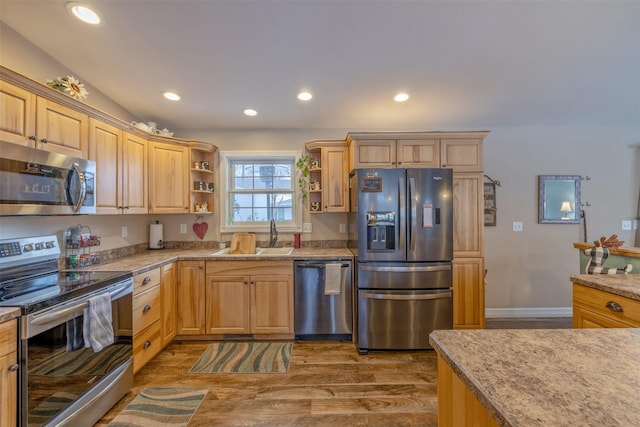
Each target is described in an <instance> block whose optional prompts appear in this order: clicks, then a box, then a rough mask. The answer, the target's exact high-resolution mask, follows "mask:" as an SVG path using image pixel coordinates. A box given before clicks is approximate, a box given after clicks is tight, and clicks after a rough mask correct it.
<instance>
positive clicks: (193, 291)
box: [177, 261, 205, 335]
mask: <svg viewBox="0 0 640 427" xmlns="http://www.w3.org/2000/svg"><path fill="white" fill-rule="evenodd" d="M179 265H180V270H179V273H178V274H179V276H178V298H177V304H178V331H177V334H178V335H202V334H203V333H204V321H205V299H204V298H205V292H204V262H203V261H180V263H179Z"/></svg>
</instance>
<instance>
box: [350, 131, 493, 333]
mask: <svg viewBox="0 0 640 427" xmlns="http://www.w3.org/2000/svg"><path fill="white" fill-rule="evenodd" d="M487 135H488V132H486V131H478V132H361V133H349V134H348V135H347V143H348V144H349V161H350V170H352V169H356V168H439V167H442V168H451V169H453V223H454V224H453V258H454V259H453V327H454V328H455V329H473V328H484V326H485V314H484V311H485V302H484V297H485V293H484V292H485V291H484V194H483V191H484V189H483V157H482V150H483V143H484V138H485V137H486V136H487Z"/></svg>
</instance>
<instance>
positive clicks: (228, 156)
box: [220, 151, 302, 232]
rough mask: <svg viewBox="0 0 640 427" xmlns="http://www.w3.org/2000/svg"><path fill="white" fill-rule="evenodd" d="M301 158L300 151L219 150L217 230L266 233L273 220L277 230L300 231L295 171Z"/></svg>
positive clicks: (299, 208) (299, 209) (299, 204)
mask: <svg viewBox="0 0 640 427" xmlns="http://www.w3.org/2000/svg"><path fill="white" fill-rule="evenodd" d="M300 155H301V153H300V152H299V151H269V152H245V151H243V152H240V151H222V152H221V153H220V173H221V176H220V178H221V183H222V187H223V192H221V200H220V202H221V205H222V209H221V212H224V214H223V215H224V217H223V218H221V221H220V230H221V231H222V232H234V231H256V232H268V231H269V222H270V221H271V219H274V220H275V221H276V222H277V224H278V230H280V231H285V232H286V231H288V232H294V231H300V229H301V222H302V204H301V203H299V201H300V195H299V194H298V186H297V177H296V171H297V169H296V168H295V162H296V160H297V158H299V157H300Z"/></svg>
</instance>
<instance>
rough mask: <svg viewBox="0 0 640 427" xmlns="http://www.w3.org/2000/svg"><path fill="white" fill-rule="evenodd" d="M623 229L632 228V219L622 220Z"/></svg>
mask: <svg viewBox="0 0 640 427" xmlns="http://www.w3.org/2000/svg"><path fill="white" fill-rule="evenodd" d="M622 229H623V230H631V221H630V220H624V221H622Z"/></svg>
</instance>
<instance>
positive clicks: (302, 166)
mask: <svg viewBox="0 0 640 427" xmlns="http://www.w3.org/2000/svg"><path fill="white" fill-rule="evenodd" d="M310 165H311V157H309V156H308V155H307V154H304V155H303V156H301V157H300V158H299V159H298V161H296V168H298V188H299V189H300V194H301V195H302V200H306V199H307V195H308V190H309V166H310Z"/></svg>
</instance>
